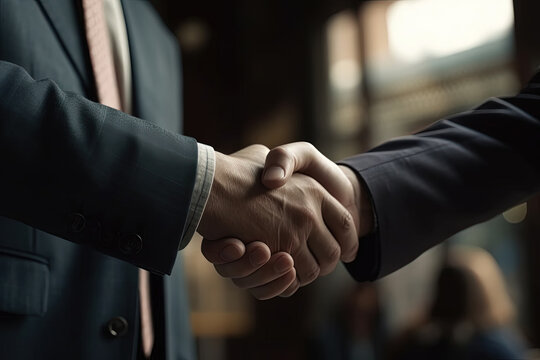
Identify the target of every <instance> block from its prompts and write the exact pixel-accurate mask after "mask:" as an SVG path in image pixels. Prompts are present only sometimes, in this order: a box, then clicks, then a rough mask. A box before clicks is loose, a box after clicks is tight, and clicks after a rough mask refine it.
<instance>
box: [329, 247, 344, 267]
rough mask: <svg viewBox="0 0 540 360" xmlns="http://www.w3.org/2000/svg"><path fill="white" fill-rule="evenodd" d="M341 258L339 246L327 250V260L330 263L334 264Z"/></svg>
mask: <svg viewBox="0 0 540 360" xmlns="http://www.w3.org/2000/svg"><path fill="white" fill-rule="evenodd" d="M340 258H341V248H340V247H339V246H334V247H333V248H332V249H331V250H330V251H329V252H328V262H329V263H330V264H334V266H335V264H336V263H337V262H338V261H339V259H340Z"/></svg>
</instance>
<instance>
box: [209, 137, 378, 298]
mask: <svg viewBox="0 0 540 360" xmlns="http://www.w3.org/2000/svg"><path fill="white" fill-rule="evenodd" d="M363 198H365V196H362V194H361V187H360V184H359V183H358V180H357V178H356V175H355V174H354V173H353V172H352V171H351V170H350V169H348V168H345V167H339V166H337V165H336V164H334V163H333V162H331V161H330V160H328V159H327V158H326V157H324V156H323V155H322V154H320V153H319V152H318V151H317V150H316V149H315V148H314V147H313V146H312V145H311V144H308V143H293V144H288V145H283V146H280V147H278V148H275V149H273V150H272V151H269V150H268V148H266V147H264V146H262V145H252V146H249V147H247V148H245V149H242V150H241V151H238V152H236V153H234V154H231V155H223V154H220V153H216V171H215V177H214V183H213V185H212V190H211V193H210V195H209V198H208V202H207V205H206V208H205V211H204V214H203V216H202V218H201V222H200V224H199V227H198V232H199V233H200V234H201V235H203V237H204V240H203V243H202V252H203V255H204V256H205V257H206V258H207V259H208V260H209V261H210V262H211V263H213V264H214V266H215V268H216V270H217V271H218V273H219V274H220V275H222V276H224V277H227V278H231V279H232V280H233V282H234V283H235V284H236V285H237V286H239V287H241V288H246V289H248V290H249V291H250V292H251V293H252V294H253V296H255V297H256V298H258V299H268V298H271V297H275V296H278V295H279V296H290V295H292V294H293V293H294V292H296V290H297V289H298V288H299V287H300V286H304V285H307V284H309V283H311V282H312V281H314V280H315V279H316V278H317V277H318V276H320V275H326V274H328V273H330V272H331V271H332V270H334V268H335V267H336V265H337V263H338V261H340V260H342V261H344V262H350V261H353V260H354V259H355V257H356V252H357V249H358V237H359V235H362V234H364V233H366V232H368V231H369V227H368V226H362V227H360V221H359V211H358V210H359V208H360V205H361V203H362V202H363ZM367 223H369V221H367Z"/></svg>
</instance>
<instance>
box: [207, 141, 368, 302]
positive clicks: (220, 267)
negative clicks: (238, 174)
mask: <svg viewBox="0 0 540 360" xmlns="http://www.w3.org/2000/svg"><path fill="white" fill-rule="evenodd" d="M297 172H300V173H303V174H306V175H309V176H310V177H312V178H314V179H315V180H317V181H318V182H319V183H320V184H321V185H323V186H324V187H325V188H326V190H327V191H328V192H330V193H331V194H332V195H333V196H334V197H335V198H336V199H338V200H339V201H340V202H341V203H342V204H343V205H344V206H345V207H346V208H347V209H348V210H349V211H350V213H351V214H352V216H353V219H354V220H353V222H354V224H355V228H356V229H357V232H358V236H359V237H360V236H363V235H365V234H367V233H369V232H370V231H372V229H373V212H372V208H371V204H370V201H369V198H368V195H367V193H366V191H365V189H364V188H363V186H362V184H361V182H360V181H359V179H358V178H357V176H356V174H355V173H354V172H353V171H352V170H351V169H349V168H348V167H345V166H338V165H336V164H335V163H333V162H332V161H330V160H329V159H327V158H326V157H325V156H323V155H322V154H321V153H320V152H319V151H318V150H317V149H315V148H314V147H313V146H312V145H311V144H309V143H304V142H301V143H292V144H287V145H283V146H279V147H277V148H275V149H273V150H272V151H270V153H269V154H268V155H267V157H266V163H265V169H264V173H263V176H262V182H263V183H264V184H265V186H267V187H268V188H270V189H274V188H279V187H281V186H283V185H285V184H286V183H287V182H288V181H289V180H290V179H291V177H292V176H293V174H294V173H297ZM355 242H356V245H357V243H358V239H357V238H356V239H355ZM239 244H240V242H239V241H238V240H236V239H232V238H231V239H222V240H219V241H213V242H209V241H206V240H205V241H203V245H202V251H203V254H204V255H205V256H206V258H207V259H208V260H209V261H210V262H212V263H213V264H214V265H215V267H216V270H217V271H218V272H219V273H220V274H221V275H222V276H224V277H229V278H233V281H234V282H235V283H236V284H237V285H239V286H240V285H241V287H244V288H248V289H249V290H250V292H251V293H252V294H253V295H254V296H255V297H257V298H271V297H274V296H277V295H281V296H290V295H292V294H293V293H294V292H295V291H296V290H297V289H298V287H299V285H300V284H298V283H296V282H293V283H292V284H290V285H289V286H286V281H283V280H282V279H280V278H278V276H279V272H277V271H276V270H275V267H273V266H272V264H273V263H274V262H275V261H277V259H280V258H281V259H283V258H285V257H286V254H283V253H276V254H273V255H271V257H270V250H269V249H268V248H266V246H265V245H264V244H263V243H260V242H253V243H251V244H250V247H249V248H243V247H240V245H239ZM225 248H228V250H229V252H231V250H232V249H235V251H236V252H235V254H236V258H230V259H231V260H234V261H225V260H224V259H223V257H220V256H219V255H218V254H220V253H222V252H223V250H224V249H225ZM233 253H234V252H233ZM257 253H259V254H263V253H264V254H266V255H265V256H266V259H270V261H269V262H268V263H267V264H265V265H262V264H261V263H258V264H254V263H253V262H252V261H249V258H250V257H256V256H252V255H251V254H257ZM259 258H260V259H261V262H262V261H263V260H264V259H265V257H264V256H262V257H259ZM348 260H349V261H350V259H348ZM252 278H256V280H257V281H251V279H252ZM276 279H277V280H276Z"/></svg>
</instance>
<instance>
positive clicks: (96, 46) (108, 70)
mask: <svg viewBox="0 0 540 360" xmlns="http://www.w3.org/2000/svg"><path fill="white" fill-rule="evenodd" d="M82 6H83V11H84V22H85V28H86V40H87V42H88V50H89V53H90V62H91V63H92V70H93V71H94V79H95V82H96V90H97V95H98V100H99V102H100V103H102V104H104V105H107V106H110V107H112V108H115V109H119V110H121V102H120V90H119V87H118V81H117V78H116V70H115V67H114V61H113V53H112V48H111V44H110V39H109V32H108V29H107V23H106V20H105V12H104V10H103V3H102V0H82ZM139 298H140V305H141V335H142V346H143V352H144V354H145V356H146V357H150V355H151V353H152V348H153V346H154V329H153V321H152V311H151V303H150V276H149V274H148V272H147V271H145V270H142V269H140V270H139Z"/></svg>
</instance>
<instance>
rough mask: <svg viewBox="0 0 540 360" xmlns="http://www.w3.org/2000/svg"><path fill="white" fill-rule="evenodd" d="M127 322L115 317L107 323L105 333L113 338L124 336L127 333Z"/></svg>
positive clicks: (120, 317)
mask: <svg viewBox="0 0 540 360" xmlns="http://www.w3.org/2000/svg"><path fill="white" fill-rule="evenodd" d="M128 327H129V325H128V322H127V320H126V319H125V318H123V317H122V316H116V317H114V318H112V319H111V320H109V322H108V323H107V332H108V333H109V335H111V336H113V337H118V336H124V335H126V333H127V331H128Z"/></svg>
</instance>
